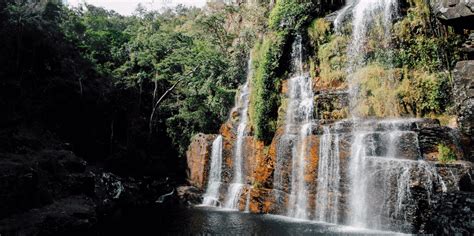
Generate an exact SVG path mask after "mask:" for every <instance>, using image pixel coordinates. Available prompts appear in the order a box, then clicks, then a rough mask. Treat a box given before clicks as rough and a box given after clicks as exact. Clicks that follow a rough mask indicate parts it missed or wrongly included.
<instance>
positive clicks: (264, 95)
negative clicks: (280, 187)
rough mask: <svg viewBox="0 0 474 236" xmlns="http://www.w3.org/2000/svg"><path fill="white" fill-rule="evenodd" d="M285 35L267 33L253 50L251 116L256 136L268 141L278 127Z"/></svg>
mask: <svg viewBox="0 0 474 236" xmlns="http://www.w3.org/2000/svg"><path fill="white" fill-rule="evenodd" d="M285 41H286V34H285V33H283V32H281V33H274V34H269V35H266V37H265V38H264V40H263V42H261V43H260V44H258V45H257V46H256V47H255V49H254V54H253V59H254V68H255V75H254V78H253V81H252V82H253V83H252V89H253V91H252V96H251V103H250V118H251V120H252V122H253V126H254V128H255V137H256V138H257V139H259V140H264V141H266V142H267V143H268V142H269V141H270V140H271V139H272V137H273V133H274V132H275V129H276V119H277V115H278V106H279V87H280V85H279V82H280V80H279V79H278V75H277V73H276V70H277V68H278V67H279V66H280V59H281V57H282V55H283V48H284V46H285Z"/></svg>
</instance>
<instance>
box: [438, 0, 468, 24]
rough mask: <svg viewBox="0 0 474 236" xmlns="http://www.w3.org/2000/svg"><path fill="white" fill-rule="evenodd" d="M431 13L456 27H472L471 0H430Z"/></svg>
mask: <svg viewBox="0 0 474 236" xmlns="http://www.w3.org/2000/svg"><path fill="white" fill-rule="evenodd" d="M431 7H432V9H433V13H434V14H435V15H436V17H438V19H440V20H442V21H444V22H446V24H448V25H451V26H453V27H455V28H458V29H474V24H473V23H472V22H474V1H473V0H435V1H431Z"/></svg>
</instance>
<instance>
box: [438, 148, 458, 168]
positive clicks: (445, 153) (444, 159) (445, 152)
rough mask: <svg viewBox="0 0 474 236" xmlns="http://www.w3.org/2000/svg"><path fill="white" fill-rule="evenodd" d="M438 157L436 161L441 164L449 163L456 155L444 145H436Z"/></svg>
mask: <svg viewBox="0 0 474 236" xmlns="http://www.w3.org/2000/svg"><path fill="white" fill-rule="evenodd" d="M438 155H439V156H438V161H440V162H441V163H451V162H454V161H456V159H457V157H456V153H454V151H453V150H452V149H451V148H450V147H448V146H446V145H444V144H438Z"/></svg>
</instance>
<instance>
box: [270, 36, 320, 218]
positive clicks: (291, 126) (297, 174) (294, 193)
mask: <svg viewBox="0 0 474 236" xmlns="http://www.w3.org/2000/svg"><path fill="white" fill-rule="evenodd" d="M302 47H303V46H302V37H301V36H299V35H298V36H297V37H296V39H295V42H294V43H293V47H292V59H293V73H294V74H293V76H292V77H291V78H290V79H289V83H288V87H289V90H288V99H289V101H288V108H287V113H286V114H287V115H286V118H285V124H286V126H285V131H284V134H283V139H285V140H286V141H287V143H289V144H291V157H288V156H280V155H278V157H277V158H278V160H277V163H280V166H279V165H278V164H277V167H276V170H275V172H276V174H275V175H276V177H275V179H276V181H277V182H278V181H279V179H281V176H278V175H280V169H281V168H282V167H281V163H284V162H283V161H282V160H280V159H287V158H291V185H290V189H291V193H290V195H289V202H288V206H287V215H288V216H290V217H295V218H300V219H308V217H309V214H310V213H309V212H308V209H307V208H308V207H307V205H308V186H307V183H306V181H305V172H306V170H305V166H306V164H307V163H306V156H307V154H308V150H307V149H308V148H309V146H310V145H309V143H310V139H309V138H308V136H309V135H310V134H311V122H312V117H313V90H312V89H313V85H312V80H311V77H310V76H309V74H308V73H306V72H305V71H304V69H303V48H302ZM286 163H288V162H286ZM279 184H281V183H276V184H275V185H276V186H278V185H279Z"/></svg>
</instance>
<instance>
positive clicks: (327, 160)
mask: <svg viewBox="0 0 474 236" xmlns="http://www.w3.org/2000/svg"><path fill="white" fill-rule="evenodd" d="M338 124H339V123H336V124H335V130H337V128H338ZM339 136H340V134H338V133H333V132H331V129H330V128H329V127H328V126H324V134H323V136H322V137H321V143H320V150H319V153H320V158H319V164H318V166H319V169H318V188H317V195H316V214H315V218H316V220H318V221H324V222H329V223H338V217H339V215H338V209H339V195H340V189H339V182H340V180H341V175H340V160H339V156H340V153H339Z"/></svg>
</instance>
